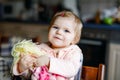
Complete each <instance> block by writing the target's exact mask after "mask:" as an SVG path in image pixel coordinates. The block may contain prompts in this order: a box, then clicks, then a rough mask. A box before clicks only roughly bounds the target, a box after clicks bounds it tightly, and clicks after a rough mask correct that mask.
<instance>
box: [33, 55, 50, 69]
mask: <svg viewBox="0 0 120 80" xmlns="http://www.w3.org/2000/svg"><path fill="white" fill-rule="evenodd" d="M49 62H50V59H49V57H48V56H44V55H43V56H40V57H38V58H37V60H36V63H35V65H36V67H38V66H45V65H46V66H47V67H49Z"/></svg>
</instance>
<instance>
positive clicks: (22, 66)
mask: <svg viewBox="0 0 120 80" xmlns="http://www.w3.org/2000/svg"><path fill="white" fill-rule="evenodd" d="M36 59H37V58H36V57H34V56H32V55H24V56H22V57H21V58H20V61H19V66H18V67H19V71H20V72H23V71H25V70H26V69H29V68H31V67H33V66H34V63H35V62H36Z"/></svg>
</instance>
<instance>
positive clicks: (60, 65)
mask: <svg viewBox="0 0 120 80" xmlns="http://www.w3.org/2000/svg"><path fill="white" fill-rule="evenodd" d="M82 59H83V55H82V52H81V50H80V49H79V48H75V49H73V50H72V51H70V52H69V53H67V55H66V56H65V57H64V59H58V58H50V67H49V72H50V73H55V74H58V75H61V76H64V77H68V78H69V77H73V76H75V75H76V74H77V72H78V70H79V68H80V66H82V61H81V62H80V60H82Z"/></svg>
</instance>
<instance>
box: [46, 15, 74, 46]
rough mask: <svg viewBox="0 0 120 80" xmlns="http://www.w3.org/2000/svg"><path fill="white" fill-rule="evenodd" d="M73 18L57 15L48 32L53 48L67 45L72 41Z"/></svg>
mask: <svg viewBox="0 0 120 80" xmlns="http://www.w3.org/2000/svg"><path fill="white" fill-rule="evenodd" d="M74 25H75V22H74V18H68V17H59V18H57V19H56V20H55V22H54V23H53V25H52V26H51V28H50V30H49V34H48V39H49V42H50V43H51V44H52V47H53V48H63V47H67V46H69V45H70V44H72V43H73V40H74V37H75V31H74V30H75V29H74Z"/></svg>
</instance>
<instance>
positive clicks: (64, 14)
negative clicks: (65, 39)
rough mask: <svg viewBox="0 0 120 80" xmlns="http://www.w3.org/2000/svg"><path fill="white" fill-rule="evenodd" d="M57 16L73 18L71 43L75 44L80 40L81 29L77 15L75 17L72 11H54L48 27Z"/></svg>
mask: <svg viewBox="0 0 120 80" xmlns="http://www.w3.org/2000/svg"><path fill="white" fill-rule="evenodd" d="M58 17H72V18H74V22H75V24H76V25H75V26H74V27H75V29H74V30H75V38H74V41H73V43H72V44H77V43H78V42H79V40H80V37H81V30H82V27H83V25H82V22H81V20H80V19H79V17H77V16H76V15H75V14H74V13H73V12H71V11H61V12H58V13H56V14H55V15H54V16H53V18H52V20H51V22H50V27H49V29H50V28H51V27H52V25H53V24H54V22H55V20H56V19H57V18H58Z"/></svg>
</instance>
